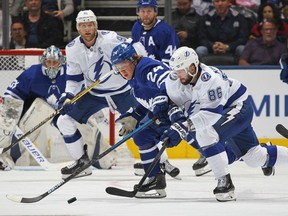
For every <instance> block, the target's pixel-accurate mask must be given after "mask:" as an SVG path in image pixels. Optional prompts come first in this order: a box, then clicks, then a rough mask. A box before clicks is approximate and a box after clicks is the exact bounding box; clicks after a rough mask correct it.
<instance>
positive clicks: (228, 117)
mask: <svg viewBox="0 0 288 216" xmlns="http://www.w3.org/2000/svg"><path fill="white" fill-rule="evenodd" d="M238 113H239V110H237V109H232V110H230V111H229V112H227V113H226V120H225V121H224V122H223V123H222V124H221V126H223V125H224V124H226V123H228V122H230V121H232V120H233V119H235V115H236V114H238Z"/></svg>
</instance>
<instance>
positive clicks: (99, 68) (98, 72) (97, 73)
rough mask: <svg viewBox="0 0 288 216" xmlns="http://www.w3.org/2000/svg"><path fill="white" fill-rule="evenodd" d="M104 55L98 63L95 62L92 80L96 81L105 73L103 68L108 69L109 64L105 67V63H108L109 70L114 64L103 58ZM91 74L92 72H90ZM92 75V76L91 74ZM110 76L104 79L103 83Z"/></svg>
mask: <svg viewBox="0 0 288 216" xmlns="http://www.w3.org/2000/svg"><path fill="white" fill-rule="evenodd" d="M103 58H104V56H102V57H101V58H100V59H99V60H98V61H97V62H96V63H95V67H94V69H93V74H94V75H93V80H91V81H92V82H94V81H95V80H99V79H100V77H101V76H102V74H103V70H104V71H105V70H107V66H106V67H105V64H106V65H108V69H109V71H110V70H112V65H111V63H110V62H108V61H105V60H103ZM90 74H91V72H90ZM89 77H90V76H89ZM109 78H110V76H109V77H107V78H106V79H105V80H103V81H102V82H101V83H105V82H106V81H107V80H108V79H109Z"/></svg>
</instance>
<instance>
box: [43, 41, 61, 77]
mask: <svg viewBox="0 0 288 216" xmlns="http://www.w3.org/2000/svg"><path fill="white" fill-rule="evenodd" d="M46 60H51V61H55V60H56V61H58V62H59V64H57V65H53V66H52V67H48V66H47V65H46ZM40 62H41V64H42V65H43V67H44V72H45V75H47V76H48V77H49V78H50V79H55V78H56V76H57V74H58V72H59V71H60V69H61V66H62V64H64V63H65V56H64V55H63V54H62V53H61V50H60V49H59V48H58V47H55V46H54V45H52V46H50V47H48V48H47V49H46V50H45V51H44V52H43V54H42V56H41V57H40Z"/></svg>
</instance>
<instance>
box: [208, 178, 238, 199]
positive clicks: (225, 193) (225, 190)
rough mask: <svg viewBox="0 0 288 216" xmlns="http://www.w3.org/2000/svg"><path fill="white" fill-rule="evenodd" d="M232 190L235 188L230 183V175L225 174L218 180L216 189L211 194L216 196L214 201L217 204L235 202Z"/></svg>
mask: <svg viewBox="0 0 288 216" xmlns="http://www.w3.org/2000/svg"><path fill="white" fill-rule="evenodd" d="M234 190H235V187H234V185H233V183H232V180H231V177H230V174H227V175H226V176H222V177H221V178H219V179H218V184H217V187H216V188H215V189H214V190H213V193H214V194H215V196H216V200H217V201H219V202H227V201H235V200H236V196H235V194H234Z"/></svg>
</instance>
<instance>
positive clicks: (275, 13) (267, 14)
mask: <svg viewBox="0 0 288 216" xmlns="http://www.w3.org/2000/svg"><path fill="white" fill-rule="evenodd" d="M257 14H258V23H256V24H255V25H254V26H253V27H252V29H251V33H250V37H249V38H250V39H255V38H257V37H261V30H260V25H261V22H262V21H263V20H264V19H268V18H273V19H275V20H276V22H277V26H278V31H277V40H279V41H281V42H283V43H286V41H287V35H288V23H285V22H284V21H283V20H282V19H281V12H280V10H279V9H278V8H277V7H276V6H275V5H274V4H272V3H264V4H261V5H260V7H259V9H258V13H257Z"/></svg>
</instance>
